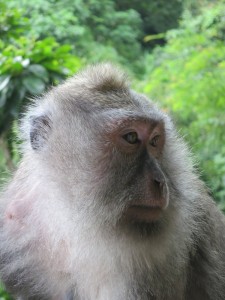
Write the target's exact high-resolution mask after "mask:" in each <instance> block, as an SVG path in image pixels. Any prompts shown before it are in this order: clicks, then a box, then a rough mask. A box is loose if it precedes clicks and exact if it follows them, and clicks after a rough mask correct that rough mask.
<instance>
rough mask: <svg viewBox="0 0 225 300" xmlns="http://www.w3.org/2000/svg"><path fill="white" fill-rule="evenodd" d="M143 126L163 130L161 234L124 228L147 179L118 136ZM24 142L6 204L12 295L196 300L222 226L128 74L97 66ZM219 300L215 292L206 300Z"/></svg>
mask: <svg viewBox="0 0 225 300" xmlns="http://www.w3.org/2000/svg"><path fill="white" fill-rule="evenodd" d="M138 120H142V122H146V123H147V122H148V121H149V120H151V122H160V123H161V124H163V128H164V129H163V130H164V131H165V144H164V147H163V151H162V153H161V155H160V157H159V159H158V160H157V165H158V166H159V167H160V170H162V172H163V174H164V176H165V180H166V185H167V188H168V192H169V205H168V207H167V209H165V211H164V212H163V216H162V218H161V219H160V221H159V222H158V223H157V224H150V225H146V224H144V225H143V224H138V225H137V224H136V225H135V226H133V225H132V226H130V224H126V223H125V222H121V220H122V217H123V213H124V210H125V209H126V207H127V205H128V204H129V203H130V202H132V201H133V200H135V199H137V198H141V197H144V195H145V194H144V192H143V189H144V188H143V187H145V186H146V181H145V178H144V177H143V174H144V173H143V172H144V171H140V167H137V162H139V161H140V159H141V158H140V157H139V156H133V157H131V156H129V155H122V154H121V153H120V151H118V149H117V147H116V146H115V144H114V143H113V142H112V138H111V136H114V132H115V131H116V130H117V128H120V127H121V126H124V124H126V122H130V123H131V124H132V122H136V121H138ZM21 132H22V138H23V139H24V145H23V159H22V161H21V164H20V166H19V168H18V171H17V172H16V174H15V176H14V178H13V180H12V182H11V183H10V184H9V185H8V186H7V187H6V189H5V191H4V192H3V194H2V199H1V202H0V208H1V210H0V271H1V273H2V280H3V281H4V282H5V284H6V287H8V288H9V289H10V290H11V291H12V292H13V293H14V294H15V295H20V296H22V297H24V298H25V299H27V297H34V298H32V299H56V297H58V298H57V299H63V297H64V296H65V297H67V296H66V295H67V293H68V291H69V292H70V294H72V295H73V297H75V298H76V299H82V300H90V299H91V300H94V299H98V300H103V299H104V300H105V299H109V300H119V299H129V300H134V299H142V300H144V299H160V300H162V299H167V300H169V299H195V298H190V297H189V296H187V295H188V293H190V291H189V290H190V286H191V284H192V282H189V281H188V280H189V275H190V274H192V265H194V264H195V262H196V260H195V258H196V255H197V254H198V249H199V244H200V241H202V240H203V241H204V245H203V248H204V251H205V249H206V248H207V247H208V244H210V239H208V234H207V232H208V230H209V231H211V232H213V234H214V227H213V226H214V225H212V223H213V221H212V218H213V216H214V215H218V216H219V217H218V218H217V219H220V220H222V217H221V215H220V213H219V212H218V211H217V209H216V208H215V206H214V204H213V202H212V201H211V200H210V199H209V197H208V195H207V192H206V191H205V188H204V185H203V184H202V183H201V181H200V180H199V179H198V177H197V175H196V174H195V172H194V169H193V166H192V162H191V159H190V157H189V154H188V151H187V148H186V146H185V144H184V143H183V141H182V140H181V139H180V138H179V137H178V136H177V133H176V130H175V129H174V126H173V123H172V122H171V120H170V119H169V117H168V116H167V115H165V114H164V113H163V112H162V111H160V110H159V109H158V108H157V107H156V106H155V105H154V104H153V103H152V102H150V101H149V100H148V99H147V98H146V97H145V96H143V95H139V94H137V93H135V92H134V91H132V90H130V88H129V85H128V83H127V79H126V76H125V75H124V73H123V72H121V71H120V70H119V69H117V68H115V67H113V66H112V65H111V64H100V65H96V66H91V67H89V68H87V69H85V70H84V71H82V72H81V73H78V74H77V75H76V76H74V77H73V78H71V79H69V80H67V81H66V82H65V83H63V84H62V85H59V86H58V87H55V88H53V89H52V90H51V91H50V92H49V93H47V94H46V95H45V96H44V97H43V98H41V99H37V100H35V102H34V103H33V105H32V106H30V108H29V110H28V112H27V114H26V116H25V117H24V119H23V121H22V125H21ZM140 165H141V164H139V165H138V166H140ZM141 168H142V167H141ZM143 168H144V166H143ZM143 170H144V169H143ZM219 222H221V223H220V224H222V223H223V222H224V221H219ZM220 226H223V225H220ZM208 228H209V229H208ZM216 243H217V242H216ZM216 247H219V246H216ZM202 251H203V250H202ZM221 255H222V254H221ZM223 255H224V253H223ZM214 256H216V254H215V253H214V254H212V255H211V254H209V258H210V259H211V260H212V261H213V264H214V266H215V268H216V271H215V272H216V274H217V276H218V277H219V278H220V280H221V276H223V275H222V274H223V271H222V269H221V267H220V266H219V265H218V264H217V260H218V257H219V256H220V254H218V255H217V256H218V257H216V258H215V257H214ZM191 263H192V265H191ZM207 278H208V277H207ZM209 278H211V277H210V276H209ZM201 284H202V282H201V281H199V291H200V292H201V293H203V292H202V286H201ZM220 290H221V289H220ZM192 291H193V289H192ZM221 293H222V292H220V291H217V290H216V289H214V290H213V289H212V290H210V291H207V292H206V294H207V297H209V298H208V299H222V298H220V295H223V294H221ZM199 295H200V294H199ZM201 295H202V294H201ZM201 295H200V296H199V298H196V299H198V300H199V299H207V298H200V297H201ZM204 295H205V294H204V293H203V296H204ZM212 295H214V297H215V298H211V297H212ZM215 295H216V296H215ZM35 297H36V298H35ZM186 297H187V298H186ZM188 297H189V298H188ZM193 297H194V296H193ZM75 298H74V299H75ZM29 299H31V298H29Z"/></svg>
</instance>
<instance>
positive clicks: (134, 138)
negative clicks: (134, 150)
mask: <svg viewBox="0 0 225 300" xmlns="http://www.w3.org/2000/svg"><path fill="white" fill-rule="evenodd" d="M123 138H124V139H125V140H126V141H127V142H128V143H129V144H137V143H138V142H139V140H138V135H137V132H129V133H127V134H125V135H124V136H123Z"/></svg>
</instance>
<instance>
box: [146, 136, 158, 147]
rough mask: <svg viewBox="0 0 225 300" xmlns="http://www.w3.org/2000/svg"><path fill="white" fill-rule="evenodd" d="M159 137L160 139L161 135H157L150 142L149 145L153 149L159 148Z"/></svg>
mask: <svg viewBox="0 0 225 300" xmlns="http://www.w3.org/2000/svg"><path fill="white" fill-rule="evenodd" d="M159 137H160V136H159V135H155V136H154V138H153V139H151V140H150V143H149V144H150V145H151V146H152V147H157V145H158V140H159Z"/></svg>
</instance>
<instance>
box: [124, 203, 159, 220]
mask: <svg viewBox="0 0 225 300" xmlns="http://www.w3.org/2000/svg"><path fill="white" fill-rule="evenodd" d="M162 211H163V210H162V208H161V207H159V206H147V205H131V206H129V207H128V209H127V211H126V213H125V216H126V219H128V220H129V221H131V222H146V223H152V222H156V221H158V220H159V219H160V217H161V215H162Z"/></svg>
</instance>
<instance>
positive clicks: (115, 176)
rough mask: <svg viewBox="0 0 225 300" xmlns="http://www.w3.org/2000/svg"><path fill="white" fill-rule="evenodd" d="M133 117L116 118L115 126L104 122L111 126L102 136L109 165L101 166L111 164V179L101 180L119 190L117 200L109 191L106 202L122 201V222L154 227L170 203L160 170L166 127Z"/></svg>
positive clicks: (139, 116)
mask: <svg viewBox="0 0 225 300" xmlns="http://www.w3.org/2000/svg"><path fill="white" fill-rule="evenodd" d="M131 114H133V116H126V114H125V116H119V117H118V116H117V117H116V118H114V119H113V122H112V123H113V124H112V123H111V124H110V122H109V121H108V122H104V123H105V124H108V126H109V128H108V129H107V128H104V129H103V133H102V135H101V136H102V143H103V144H105V146H104V147H102V151H103V155H102V157H103V158H105V160H106V161H105V162H103V161H102V162H101V163H100V165H106V164H108V168H109V169H108V172H109V173H110V176H107V174H101V177H102V176H103V175H105V179H106V178H107V177H108V182H107V185H106V186H114V187H116V188H115V191H116V197H115V194H114V195H113V194H110V195H109V189H107V191H106V197H105V198H106V199H107V198H108V199H111V201H112V202H115V200H114V199H115V198H116V199H119V203H117V205H121V211H122V214H121V218H122V219H123V220H126V221H127V222H141V223H143V222H144V223H153V222H156V221H158V220H159V219H160V218H161V217H162V215H163V212H164V211H165V210H166V209H167V206H168V199H169V198H168V194H169V193H168V185H167V179H166V177H165V175H164V173H163V171H162V168H161V166H160V160H161V156H162V154H163V148H164V144H165V130H164V123H163V122H162V121H156V120H155V119H152V118H151V116H150V117H148V116H146V115H144V114H143V115H140V114H139V115H138V114H136V115H135V112H132V113H131ZM103 141H104V142H103ZM106 181H107V180H106ZM103 186H104V184H103ZM117 201H118V200H117Z"/></svg>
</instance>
